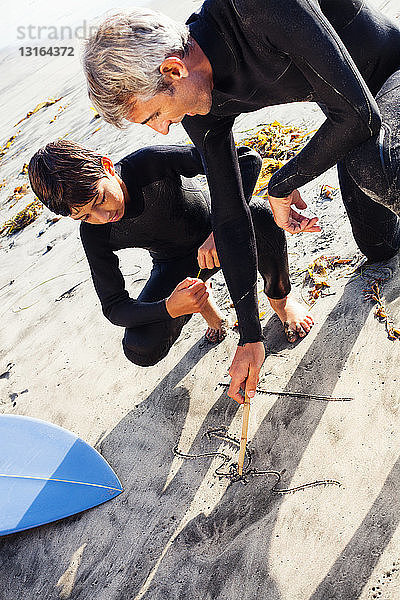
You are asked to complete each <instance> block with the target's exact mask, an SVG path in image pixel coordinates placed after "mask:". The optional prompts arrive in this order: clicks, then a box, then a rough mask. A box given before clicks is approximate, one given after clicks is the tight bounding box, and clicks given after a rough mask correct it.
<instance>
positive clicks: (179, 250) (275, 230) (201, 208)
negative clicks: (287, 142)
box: [28, 140, 313, 366]
mask: <svg viewBox="0 0 400 600" xmlns="http://www.w3.org/2000/svg"><path fill="white" fill-rule="evenodd" d="M238 154H239V165H240V169H241V174H242V179H243V185H244V193H245V197H246V201H247V202H249V203H250V210H251V213H252V217H253V221H254V225H255V230H256V240H257V247H258V250H259V256H260V260H259V271H260V273H261V275H262V277H263V279H264V289H265V293H266V294H267V296H268V298H269V301H270V304H271V306H272V308H273V309H274V311H275V312H276V313H277V315H278V316H279V318H280V319H281V321H282V322H283V324H284V326H285V331H286V335H287V336H288V339H289V341H294V340H295V339H297V337H298V336H300V337H303V336H304V335H306V334H307V333H308V331H309V330H310V328H311V326H312V324H313V320H312V318H311V317H310V316H309V315H308V314H307V312H306V310H305V308H304V307H302V306H301V305H299V304H298V303H297V302H296V301H295V300H294V299H293V298H292V297H291V296H290V294H289V292H290V282H289V275H288V261H287V251H286V240H285V236H284V234H283V232H282V230H281V229H279V227H277V226H276V224H275V223H274V220H273V218H272V215H271V213H270V212H269V210H268V209H267V207H266V205H265V203H263V202H262V201H261V200H260V199H256V198H254V199H251V195H252V192H253V189H254V186H255V184H256V181H257V178H258V175H259V172H260V168H261V158H260V156H259V155H258V154H257V153H256V152H254V151H252V150H250V149H249V148H246V147H242V148H239V150H238ZM28 172H29V178H30V182H31V186H32V189H33V190H34V192H35V193H36V195H37V196H38V198H39V199H40V200H41V201H42V202H43V203H44V204H45V205H46V206H47V207H48V208H49V209H50V210H52V211H53V212H55V213H56V214H61V215H64V216H70V217H72V219H75V220H79V221H81V226H80V234H81V239H82V243H83V246H84V249H85V252H86V256H87V259H88V262H89V266H90V269H91V274H92V279H93V283H94V286H95V289H96V292H97V294H98V296H99V299H100V302H101V305H102V309H103V313H104V315H105V316H106V317H107V318H108V319H109V320H110V321H111V322H112V323H114V324H115V325H119V326H121V327H124V328H125V335H124V338H123V349H124V352H125V355H126V356H127V358H128V359H129V360H131V361H132V362H134V363H135V364H138V365H141V366H150V365H154V364H156V363H157V362H158V361H159V360H161V359H162V358H164V357H165V356H166V354H167V353H168V352H169V350H170V348H171V346H172V344H173V343H174V342H175V340H176V339H177V338H178V336H179V335H180V332H181V330H182V327H183V326H184V325H185V323H187V321H188V319H189V318H190V316H191V314H193V313H196V312H199V313H201V315H202V316H203V317H204V319H205V321H206V322H207V325H208V329H207V332H206V338H207V339H208V340H209V341H212V342H218V341H221V339H223V337H224V335H225V330H224V323H223V319H222V316H221V313H220V312H219V310H218V308H217V307H216V305H215V304H214V303H213V301H212V298H211V296H210V295H209V292H208V290H207V288H206V285H205V283H204V281H203V280H207V279H208V278H209V277H210V276H211V275H212V274H213V273H215V272H216V271H217V270H218V268H219V261H218V256H217V254H216V252H215V245H214V243H213V235H212V233H211V219H210V206H209V200H208V196H207V194H206V193H203V192H202V191H201V190H200V188H199V187H198V186H196V185H195V184H194V183H193V182H191V180H190V179H186V178H187V177H189V178H192V177H194V176H195V175H197V174H199V173H203V172H204V171H203V165H202V162H201V160H200V156H199V154H198V152H197V150H196V149H195V148H194V147H193V146H185V147H179V146H155V147H150V148H143V149H142V150H138V151H137V152H134V153H133V154H130V155H129V156H126V157H125V158H123V159H122V160H120V161H119V162H118V163H116V165H114V164H113V163H112V161H111V160H110V159H109V158H108V157H106V156H102V155H101V154H98V153H96V152H94V151H92V150H89V149H87V148H83V147H82V146H79V145H78V144H75V143H74V142H70V141H66V140H59V141H57V142H53V143H50V144H47V146H45V148H42V149H40V150H39V151H38V152H36V154H35V155H34V156H33V157H32V159H31V161H30V163H29V167H28ZM182 176H183V178H182ZM131 247H139V248H146V249H147V250H149V251H150V254H151V256H152V259H153V269H152V272H151V275H150V278H149V280H148V282H147V283H146V285H145V286H144V288H143V290H142V292H141V293H140V295H139V297H138V298H137V299H133V298H131V297H130V296H129V293H128V291H127V290H126V289H125V281H124V278H123V275H122V273H121V271H120V269H119V266H118V258H117V256H116V254H115V252H116V251H117V250H120V249H122V248H131ZM199 265H200V267H201V268H202V272H201V279H197V273H198V270H199Z"/></svg>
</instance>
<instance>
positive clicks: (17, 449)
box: [0, 415, 122, 535]
mask: <svg viewBox="0 0 400 600" xmlns="http://www.w3.org/2000/svg"><path fill="white" fill-rule="evenodd" d="M121 492H122V486H121V483H120V481H119V479H118V477H117V476H116V475H115V473H114V471H113V470H112V469H111V467H110V466H109V464H108V463H107V462H106V461H105V460H104V458H103V457H102V456H101V455H100V454H99V453H98V452H97V451H96V450H94V448H92V447H91V446H89V445H88V444H87V443H86V442H84V441H83V440H81V439H80V438H78V437H77V436H76V435H74V434H73V433H71V432H70V431H67V430H66V429H63V428H61V427H58V426H57V425H52V424H50V423H46V422H44V421H40V420H38V419H31V418H28V417H21V416H16V415H0V535H7V534H9V533H15V532H17V531H22V530H23V529H29V528H30V527H36V526H37V525H43V524H44V523H50V522H51V521H56V520H57V519H62V518H63V517H68V516H70V515H73V514H75V513H78V512H81V511H83V510H86V509H87V508H92V507H93V506H97V505H98V504H102V503H103V502H106V501H107V500H110V499H111V498H114V497H115V496H118V494H120V493H121Z"/></svg>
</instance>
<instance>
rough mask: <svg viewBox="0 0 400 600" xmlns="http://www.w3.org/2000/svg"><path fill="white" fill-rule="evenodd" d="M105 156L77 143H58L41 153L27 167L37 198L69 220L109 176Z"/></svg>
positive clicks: (96, 192)
mask: <svg viewBox="0 0 400 600" xmlns="http://www.w3.org/2000/svg"><path fill="white" fill-rule="evenodd" d="M101 159H102V155H101V154H98V153H97V152H94V151H93V150H89V149H88V148H83V147H82V146H80V145H79V144H76V143H75V142H70V141H67V140H58V141H56V142H51V143H50V144H47V145H46V146H44V148H41V149H40V150H38V151H37V152H36V153H35V154H34V155H33V156H32V158H31V160H30V162H29V166H28V173H29V180H30V184H31V187H32V189H33V191H34V192H35V194H36V196H37V197H38V198H39V200H40V201H41V202H43V204H44V205H45V206H47V208H49V209H50V210H51V211H52V212H54V213H56V214H58V215H63V216H64V217H68V216H70V214H71V208H72V207H75V206H83V205H85V204H87V203H88V202H91V201H92V200H93V199H94V198H95V197H96V196H97V194H98V190H97V183H98V181H99V179H102V178H103V177H105V176H106V172H105V170H104V167H103V165H102V162H101Z"/></svg>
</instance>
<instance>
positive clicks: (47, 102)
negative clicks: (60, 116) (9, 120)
mask: <svg viewBox="0 0 400 600" xmlns="http://www.w3.org/2000/svg"><path fill="white" fill-rule="evenodd" d="M61 99H62V96H60V97H59V98H49V99H48V100H45V101H44V102H39V104H37V105H36V106H35V108H34V109H33V110H30V111H29V112H28V113H27V114H26V115H25V117H23V118H22V119H20V120H19V121H18V123H15V125H14V127H16V126H17V125H19V124H20V123H22V122H23V121H26V119H29V118H30V117H31V116H32V115H34V114H35V113H37V112H39V110H42V109H43V108H47V107H48V106H52V105H53V104H55V103H56V102H59V101H60V100H61Z"/></svg>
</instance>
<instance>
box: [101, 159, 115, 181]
mask: <svg viewBox="0 0 400 600" xmlns="http://www.w3.org/2000/svg"><path fill="white" fill-rule="evenodd" d="M101 164H102V165H103V169H104V170H105V172H106V173H108V174H109V175H111V176H112V177H114V175H115V169H114V163H113V161H112V160H111V159H109V158H108V156H102V157H101Z"/></svg>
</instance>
